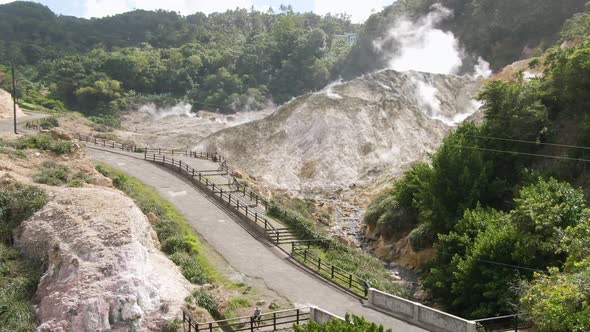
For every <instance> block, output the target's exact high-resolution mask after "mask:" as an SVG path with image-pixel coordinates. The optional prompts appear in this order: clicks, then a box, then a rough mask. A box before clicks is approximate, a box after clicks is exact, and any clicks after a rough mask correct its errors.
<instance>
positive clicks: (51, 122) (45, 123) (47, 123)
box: [39, 117, 59, 129]
mask: <svg viewBox="0 0 590 332" xmlns="http://www.w3.org/2000/svg"><path fill="white" fill-rule="evenodd" d="M39 126H40V127H41V128H43V129H51V128H55V127H59V121H57V118H54V117H49V118H44V119H43V120H41V122H40V123H39Z"/></svg>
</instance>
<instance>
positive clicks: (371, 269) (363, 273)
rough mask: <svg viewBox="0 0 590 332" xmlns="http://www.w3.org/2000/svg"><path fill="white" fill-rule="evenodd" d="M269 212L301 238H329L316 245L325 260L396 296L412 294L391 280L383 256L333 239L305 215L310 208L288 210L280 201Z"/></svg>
mask: <svg viewBox="0 0 590 332" xmlns="http://www.w3.org/2000/svg"><path fill="white" fill-rule="evenodd" d="M295 206H297V205H295ZM269 215H271V216H272V217H274V218H276V219H278V220H281V221H282V222H283V223H285V224H286V225H287V227H288V228H289V229H290V230H291V231H292V232H293V233H294V234H295V235H296V236H297V237H298V238H299V239H302V240H314V239H315V240H317V239H325V241H324V244H325V245H324V246H321V247H314V248H313V253H314V254H315V255H316V256H319V257H321V258H322V260H326V261H327V262H329V263H331V264H334V265H335V266H337V267H339V268H341V269H344V270H345V271H347V272H349V273H352V274H354V275H356V276H357V277H360V278H362V279H365V280H366V281H368V282H369V284H370V285H371V287H373V288H376V289H380V290H382V291H385V292H388V293H391V294H393V295H398V296H404V297H409V296H411V294H410V292H409V290H408V289H406V288H405V287H402V286H401V285H399V284H395V283H393V282H392V281H391V275H390V273H389V271H387V270H386V269H385V267H384V265H383V262H382V261H381V260H380V259H378V258H376V257H374V256H372V255H370V254H368V253H366V252H364V251H362V250H357V249H354V248H350V247H348V246H346V245H343V244H341V243H340V242H338V241H335V240H334V239H332V238H331V237H330V236H329V234H327V233H326V232H325V231H324V230H323V229H322V228H321V227H320V226H319V225H318V224H316V223H315V222H314V221H313V220H311V219H309V218H306V217H305V215H309V210H304V211H303V213H299V212H298V211H294V210H291V209H285V208H284V207H282V206H279V205H278V204H277V203H276V202H272V204H271V206H270V208H269ZM296 258H297V260H298V261H301V262H303V261H302V258H300V257H299V256H297V257H296ZM308 263H309V262H308ZM339 283H340V284H342V285H343V286H348V285H347V284H346V283H344V282H339ZM359 294H360V292H359Z"/></svg>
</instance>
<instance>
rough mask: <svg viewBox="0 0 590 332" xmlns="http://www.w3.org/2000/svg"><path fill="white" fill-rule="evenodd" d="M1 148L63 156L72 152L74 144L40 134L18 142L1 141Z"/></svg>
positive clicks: (20, 138)
mask: <svg viewBox="0 0 590 332" xmlns="http://www.w3.org/2000/svg"><path fill="white" fill-rule="evenodd" d="M0 147H12V148H14V149H17V150H26V149H38V150H44V151H51V152H53V153H55V154H58V155H62V154H66V153H70V152H72V151H73V148H74V143H73V142H70V141H64V140H59V139H54V138H53V137H51V136H50V135H47V134H38V135H26V136H22V137H19V138H17V139H16V140H0Z"/></svg>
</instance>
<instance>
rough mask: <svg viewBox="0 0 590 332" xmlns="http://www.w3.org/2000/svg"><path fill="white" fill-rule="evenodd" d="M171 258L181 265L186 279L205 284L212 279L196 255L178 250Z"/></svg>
mask: <svg viewBox="0 0 590 332" xmlns="http://www.w3.org/2000/svg"><path fill="white" fill-rule="evenodd" d="M170 260H172V262H174V264H176V265H178V266H179V267H180V270H181V272H182V275H183V276H184V277H185V278H186V280H188V281H190V282H192V283H194V284H199V285H202V284H205V283H207V282H209V280H210V279H211V278H210V277H209V275H208V273H207V272H206V271H205V270H204V269H203V268H202V266H201V264H200V263H199V260H198V259H197V257H196V255H195V254H193V255H190V254H188V253H186V252H177V253H174V254H172V255H171V256H170Z"/></svg>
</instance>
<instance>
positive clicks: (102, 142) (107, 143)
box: [76, 135, 145, 152]
mask: <svg viewBox="0 0 590 332" xmlns="http://www.w3.org/2000/svg"><path fill="white" fill-rule="evenodd" d="M76 138H77V139H78V140H79V141H80V142H86V143H93V144H95V145H98V146H102V147H106V148H111V149H117V150H122V151H127V152H144V151H145V148H138V147H137V146H136V145H127V144H123V143H119V142H115V141H113V140H108V139H103V138H97V137H92V136H83V135H76Z"/></svg>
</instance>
